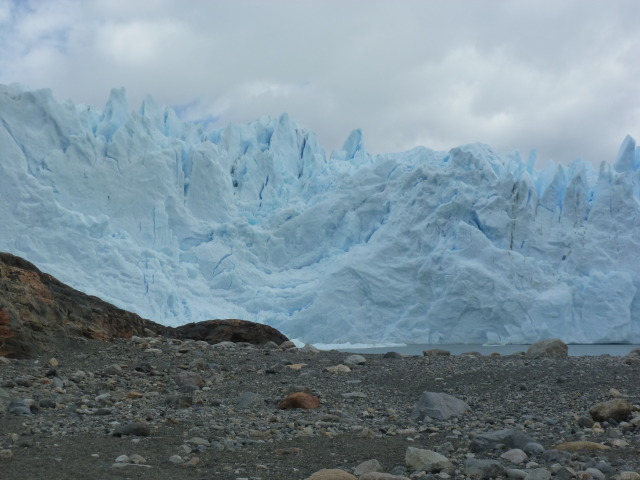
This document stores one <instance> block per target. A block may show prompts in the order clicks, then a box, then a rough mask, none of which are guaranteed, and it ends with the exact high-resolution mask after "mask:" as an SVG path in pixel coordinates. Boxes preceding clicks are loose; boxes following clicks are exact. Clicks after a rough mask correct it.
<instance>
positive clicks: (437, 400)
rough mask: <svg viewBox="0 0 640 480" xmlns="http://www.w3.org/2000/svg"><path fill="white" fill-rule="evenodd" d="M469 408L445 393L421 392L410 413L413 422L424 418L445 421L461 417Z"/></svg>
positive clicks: (464, 403)
mask: <svg viewBox="0 0 640 480" xmlns="http://www.w3.org/2000/svg"><path fill="white" fill-rule="evenodd" d="M470 408H471V407H469V405H467V403H466V402H464V401H462V400H460V399H459V398H456V397H454V396H452V395H448V394H446V393H438V392H423V394H422V395H421V396H420V398H419V399H418V401H417V402H416V405H415V407H413V412H412V413H411V416H412V418H414V419H415V420H422V419H424V418H425V417H430V418H434V419H436V420H446V419H447V418H450V417H453V416H456V415H462V414H463V413H464V412H466V411H467V410H470Z"/></svg>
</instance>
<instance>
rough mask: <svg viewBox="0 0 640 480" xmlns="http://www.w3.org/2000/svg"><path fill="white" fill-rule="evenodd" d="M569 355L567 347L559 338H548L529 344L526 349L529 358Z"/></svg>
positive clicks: (564, 356)
mask: <svg viewBox="0 0 640 480" xmlns="http://www.w3.org/2000/svg"><path fill="white" fill-rule="evenodd" d="M568 355H569V347H568V346H567V344H566V343H564V342H563V341H562V340H560V339H559V338H549V339H548V340H542V341H540V342H536V343H534V344H533V345H531V346H530V347H529V348H528V349H527V354H526V356H527V357H529V358H541V357H548V358H566V357H567V356H568Z"/></svg>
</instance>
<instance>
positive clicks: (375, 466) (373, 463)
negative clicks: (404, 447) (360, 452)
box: [353, 458, 382, 477]
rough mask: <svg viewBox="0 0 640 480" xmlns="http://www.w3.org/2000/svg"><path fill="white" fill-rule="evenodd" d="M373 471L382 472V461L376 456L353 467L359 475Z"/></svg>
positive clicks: (354, 471)
mask: <svg viewBox="0 0 640 480" xmlns="http://www.w3.org/2000/svg"><path fill="white" fill-rule="evenodd" d="M373 472H382V465H380V462H379V461H378V460H376V459H375V458H372V459H371V460H367V461H365V462H362V463H361V464H360V465H358V466H357V467H356V468H354V469H353V473H354V474H355V475H357V476H358V477H361V475H364V474H365V473H373Z"/></svg>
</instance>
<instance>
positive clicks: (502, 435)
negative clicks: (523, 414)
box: [469, 428, 535, 453]
mask: <svg viewBox="0 0 640 480" xmlns="http://www.w3.org/2000/svg"><path fill="white" fill-rule="evenodd" d="M531 443H535V440H534V439H533V438H531V437H530V436H529V435H527V434H525V433H523V432H521V431H520V430H517V429H515V428H507V429H504V430H496V431H494V432H487V433H482V434H480V435H477V436H476V437H474V438H473V440H471V444H470V445H469V449H470V450H471V451H472V452H474V453H478V452H485V451H487V450H492V449H493V448H495V446H496V445H498V444H502V445H506V446H507V447H508V448H520V449H522V450H524V451H525V452H526V447H527V445H529V444H531Z"/></svg>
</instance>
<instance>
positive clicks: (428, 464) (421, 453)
mask: <svg viewBox="0 0 640 480" xmlns="http://www.w3.org/2000/svg"><path fill="white" fill-rule="evenodd" d="M404 459H405V464H406V465H407V467H408V468H409V469H411V470H417V471H420V470H424V471H425V472H429V473H437V472H441V471H446V472H452V471H453V465H452V463H451V462H450V461H449V459H448V458H447V457H445V456H444V455H441V454H439V453H438V452H434V451H433V450H426V449H423V448H416V447H408V448H407V450H406V452H405V457H404Z"/></svg>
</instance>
